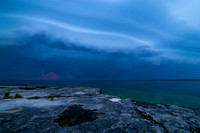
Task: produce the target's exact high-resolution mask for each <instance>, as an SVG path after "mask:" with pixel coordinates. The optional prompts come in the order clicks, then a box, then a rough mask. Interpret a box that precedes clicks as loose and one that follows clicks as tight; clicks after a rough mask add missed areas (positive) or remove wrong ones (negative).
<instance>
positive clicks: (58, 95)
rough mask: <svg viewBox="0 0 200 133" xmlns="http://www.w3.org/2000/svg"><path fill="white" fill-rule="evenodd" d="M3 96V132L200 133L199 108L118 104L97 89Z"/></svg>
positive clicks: (45, 89)
mask: <svg viewBox="0 0 200 133" xmlns="http://www.w3.org/2000/svg"><path fill="white" fill-rule="evenodd" d="M8 91H9V92H10V94H9V97H10V98H7V99H3V94H4V93H5V92H8ZM16 93H17V94H20V95H22V98H16V99H14V96H15V94H16ZM0 94H1V96H0V99H1V100H0V133H4V132H5V133H7V132H61V133H62V132H63V133H65V132H74V133H85V132H97V133H98V132H99V133H101V132H102V133H113V132H114V133H126V132H129V133H132V132H133V133H134V132H155V133H157V132H160V133H162V132H169V133H174V132H177V133H179V132H180V133H181V132H184V133H185V132H186V133H187V132H188V133H189V132H194V133H198V132H200V109H191V108H184V107H179V106H175V105H162V104H153V103H146V102H140V101H136V100H131V99H120V98H118V97H114V96H110V95H105V94H101V90H100V89H98V88H85V87H64V88H58V87H9V88H6V87H5V88H1V89H0Z"/></svg>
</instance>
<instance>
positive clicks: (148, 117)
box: [136, 108, 167, 133]
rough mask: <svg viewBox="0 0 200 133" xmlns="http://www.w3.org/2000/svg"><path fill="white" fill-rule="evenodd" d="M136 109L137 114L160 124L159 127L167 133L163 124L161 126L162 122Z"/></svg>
mask: <svg viewBox="0 0 200 133" xmlns="http://www.w3.org/2000/svg"><path fill="white" fill-rule="evenodd" d="M136 110H137V112H138V114H139V115H140V116H141V117H142V118H144V119H146V120H150V121H152V122H153V123H155V124H157V125H159V126H161V127H162V128H163V129H164V131H165V133H167V128H166V127H165V126H163V125H162V124H160V123H158V122H157V121H156V120H154V119H153V117H151V116H150V115H147V114H146V113H145V112H142V111H141V110H140V109H138V108H136Z"/></svg>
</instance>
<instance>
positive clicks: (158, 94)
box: [0, 81, 200, 108]
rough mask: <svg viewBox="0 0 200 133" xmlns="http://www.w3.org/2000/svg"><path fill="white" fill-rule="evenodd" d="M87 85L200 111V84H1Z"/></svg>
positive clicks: (40, 83)
mask: <svg viewBox="0 0 200 133" xmlns="http://www.w3.org/2000/svg"><path fill="white" fill-rule="evenodd" d="M7 85H9V86H12V85H27V86H59V87H65V86H66V87H67V86H86V87H98V88H100V89H102V90H103V93H105V94H111V95H115V96H119V97H121V98H132V99H135V100H140V101H146V102H152V103H162V104H175V105H179V106H185V107H192V108H200V81H0V86H7Z"/></svg>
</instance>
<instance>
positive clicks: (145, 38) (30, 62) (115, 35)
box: [0, 0, 200, 80]
mask: <svg viewBox="0 0 200 133" xmlns="http://www.w3.org/2000/svg"><path fill="white" fill-rule="evenodd" d="M199 8H200V7H199V1H198V0H191V1H188V0H168V1H164V0H148V1H147V0H85V1H83V0H73V1H65V0H61V1H59V2H58V1H55V0H51V1H49V0H47V1H37V0H29V1H26V0H15V1H13V0H3V1H2V2H1V4H0V29H1V30H0V54H1V56H0V79H51V80H67V79H74V80H75V79H77V80H79V79H81V80H84V79H161V78H200V77H199V76H198V75H199V74H200V69H199V66H200V47H199V44H200V36H199V35H200V28H199V27H200V15H199Z"/></svg>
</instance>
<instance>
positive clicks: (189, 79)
mask: <svg viewBox="0 0 200 133" xmlns="http://www.w3.org/2000/svg"><path fill="white" fill-rule="evenodd" d="M7 81H9V82H12V81H13V82H15V81H27V82H28V81H51V82H84V81H85V82H87V81H90V82H91V81H200V79H148V80H0V82H7Z"/></svg>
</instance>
